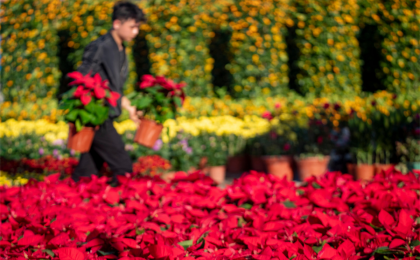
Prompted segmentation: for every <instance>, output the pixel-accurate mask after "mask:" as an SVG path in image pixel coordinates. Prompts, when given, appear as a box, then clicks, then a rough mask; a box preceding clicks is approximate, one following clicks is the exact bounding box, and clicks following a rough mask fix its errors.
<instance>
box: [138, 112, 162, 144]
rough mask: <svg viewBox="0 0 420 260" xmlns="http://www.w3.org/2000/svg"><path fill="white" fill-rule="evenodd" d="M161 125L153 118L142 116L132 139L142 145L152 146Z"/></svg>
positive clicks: (160, 130)
mask: <svg viewBox="0 0 420 260" xmlns="http://www.w3.org/2000/svg"><path fill="white" fill-rule="evenodd" d="M162 129H163V125H162V124H158V123H156V122H155V121H153V120H149V119H144V118H142V119H141V121H140V123H139V127H138V128H137V131H136V135H135V136H134V141H135V142H136V143H138V144H141V145H143V146H146V147H149V148H152V147H153V146H154V145H155V143H156V141H157V139H158V138H159V136H160V133H161V132H162Z"/></svg>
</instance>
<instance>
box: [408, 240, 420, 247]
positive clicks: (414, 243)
mask: <svg viewBox="0 0 420 260" xmlns="http://www.w3.org/2000/svg"><path fill="white" fill-rule="evenodd" d="M410 246H412V247H415V246H420V241H419V240H414V241H412V242H411V244H410Z"/></svg>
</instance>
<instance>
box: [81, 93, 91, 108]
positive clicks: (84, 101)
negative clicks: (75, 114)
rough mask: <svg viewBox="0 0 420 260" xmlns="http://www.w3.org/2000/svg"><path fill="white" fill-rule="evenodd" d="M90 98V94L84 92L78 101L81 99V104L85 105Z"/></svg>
mask: <svg viewBox="0 0 420 260" xmlns="http://www.w3.org/2000/svg"><path fill="white" fill-rule="evenodd" d="M91 100H92V97H91V96H90V94H85V95H83V96H82V97H81V98H80V101H82V104H83V105H85V106H87V105H89V103H90V101H91Z"/></svg>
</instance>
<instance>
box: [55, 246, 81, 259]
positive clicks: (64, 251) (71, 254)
mask: <svg viewBox="0 0 420 260" xmlns="http://www.w3.org/2000/svg"><path fill="white" fill-rule="evenodd" d="M55 252H56V253H57V254H58V257H59V258H60V260H84V259H85V257H84V255H83V253H82V252H80V251H79V250H78V249H76V248H70V247H66V248H60V249H57V250H55Z"/></svg>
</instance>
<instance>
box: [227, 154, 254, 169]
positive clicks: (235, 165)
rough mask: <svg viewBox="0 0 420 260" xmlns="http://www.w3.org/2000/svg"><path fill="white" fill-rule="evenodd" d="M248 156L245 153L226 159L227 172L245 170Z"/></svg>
mask: <svg viewBox="0 0 420 260" xmlns="http://www.w3.org/2000/svg"><path fill="white" fill-rule="evenodd" d="M248 162H249V161H248V158H247V156H246V155H242V154H241V155H235V156H231V157H229V158H228V159H227V163H226V171H227V172H245V171H247V170H248V168H249V167H248Z"/></svg>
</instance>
